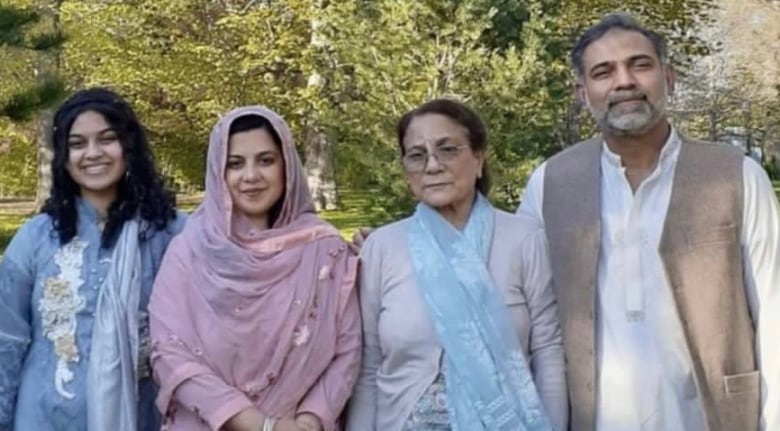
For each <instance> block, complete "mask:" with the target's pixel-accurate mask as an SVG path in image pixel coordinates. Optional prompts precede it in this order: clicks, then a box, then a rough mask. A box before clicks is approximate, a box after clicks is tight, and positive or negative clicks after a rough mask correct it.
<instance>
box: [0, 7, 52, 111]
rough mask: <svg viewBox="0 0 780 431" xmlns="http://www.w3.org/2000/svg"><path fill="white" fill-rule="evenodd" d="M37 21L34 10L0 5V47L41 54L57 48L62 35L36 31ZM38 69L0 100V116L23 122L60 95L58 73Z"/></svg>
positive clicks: (37, 16)
mask: <svg viewBox="0 0 780 431" xmlns="http://www.w3.org/2000/svg"><path fill="white" fill-rule="evenodd" d="M40 21H41V14H40V13H39V12H38V11H36V10H33V9H30V8H20V7H17V6H8V5H4V6H0V48H2V49H6V50H12V51H14V50H15V51H18V50H27V51H33V52H36V53H43V54H46V53H51V52H54V51H57V50H58V49H60V47H61V46H62V44H63V43H64V42H65V36H64V35H63V34H62V33H61V32H59V31H54V32H41V31H37V29H36V28H35V25H36V24H38V23H39V22H40ZM38 73H39V74H40V76H38V77H37V79H36V80H35V82H34V83H31V84H30V85H28V86H27V87H24V88H22V89H20V90H19V91H17V92H16V93H12V94H11V95H10V97H8V98H7V99H5V100H4V101H3V102H2V103H0V116H4V117H7V118H9V119H11V120H12V121H14V122H17V123H21V122H25V121H28V120H29V119H30V118H32V117H33V116H34V115H35V113H36V112H38V111H39V110H40V109H43V108H46V107H48V106H51V105H53V104H54V103H56V102H57V101H59V100H60V99H61V98H62V97H63V96H64V94H65V84H64V81H63V80H62V79H61V78H60V77H57V76H53V75H45V74H42V73H41V72H38ZM30 81H33V80H32V79H30Z"/></svg>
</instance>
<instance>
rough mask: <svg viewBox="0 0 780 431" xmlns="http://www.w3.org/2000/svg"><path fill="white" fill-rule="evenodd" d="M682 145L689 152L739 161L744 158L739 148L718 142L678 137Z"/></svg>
mask: <svg viewBox="0 0 780 431" xmlns="http://www.w3.org/2000/svg"><path fill="white" fill-rule="evenodd" d="M680 140H681V142H682V145H683V146H684V147H686V148H688V149H689V150H693V151H696V152H698V153H708V154H713V155H721V156H726V157H731V158H735V159H739V160H740V161H741V160H742V159H743V158H745V155H744V153H743V151H742V149H740V148H739V147H736V146H734V145H729V144H724V143H720V142H711V141H702V140H699V139H692V138H689V137H687V136H680Z"/></svg>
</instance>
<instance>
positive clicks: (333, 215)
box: [0, 181, 780, 257]
mask: <svg viewBox="0 0 780 431" xmlns="http://www.w3.org/2000/svg"><path fill="white" fill-rule="evenodd" d="M772 185H773V186H774V189H775V193H776V194H777V195H778V197H780V181H773V182H772ZM369 197H370V193H369V192H350V191H343V192H341V208H342V209H339V210H335V211H322V212H321V213H320V216H321V217H322V218H323V219H325V220H327V221H329V222H330V223H332V224H333V225H334V226H336V227H337V228H338V229H339V230H340V231H341V234H342V235H343V236H344V238H345V239H350V238H352V234H353V233H354V232H355V231H356V230H357V229H358V228H360V227H365V226H376V225H378V224H379V223H380V222H381V221H382V220H383V217H384V213H383V211H382V210H381V209H378V208H370V206H369V204H368V203H369ZM198 202H199V198H198V197H185V198H183V199H180V200H179V208H181V209H182V210H183V211H185V212H190V211H192V210H193V209H194V208H195V206H196V205H197V204H198ZM26 219H27V216H26V215H24V214H14V213H0V257H1V256H2V255H3V250H5V248H6V246H7V245H8V243H9V242H10V241H11V238H12V237H13V235H14V233H16V230H17V229H18V228H19V226H21V225H22V223H23V222H24V221H25V220H26Z"/></svg>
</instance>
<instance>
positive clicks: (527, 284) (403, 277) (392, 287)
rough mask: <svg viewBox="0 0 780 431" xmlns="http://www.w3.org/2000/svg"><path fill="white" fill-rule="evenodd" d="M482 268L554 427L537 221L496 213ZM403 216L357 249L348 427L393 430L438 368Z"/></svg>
mask: <svg viewBox="0 0 780 431" xmlns="http://www.w3.org/2000/svg"><path fill="white" fill-rule="evenodd" d="M495 217H496V218H495V224H494V233H493V243H492V248H491V251H490V262H489V270H490V273H491V275H492V276H493V280H494V282H495V285H496V286H497V287H499V288H501V289H502V293H503V295H504V297H505V300H506V305H507V307H508V308H509V310H510V313H511V315H512V318H513V320H514V324H515V328H516V330H517V336H518V337H519V338H520V344H521V346H523V347H524V350H525V351H524V353H525V355H526V358H528V359H529V360H530V365H531V369H532V372H533V373H534V381H535V382H536V385H537V388H538V390H539V393H540V395H541V399H542V402H543V403H544V406H545V408H546V409H547V411H548V413H549V414H550V417H551V420H552V423H553V424H554V426H555V429H557V430H564V429H565V428H566V425H567V422H568V398H567V388H566V379H565V370H564V358H563V345H562V336H561V330H560V326H559V320H558V314H557V309H556V305H555V299H554V297H553V292H552V289H551V287H550V286H551V284H550V269H549V262H548V258H547V247H546V240H545V236H544V231H543V230H542V228H541V226H539V223H538V222H536V221H535V220H533V219H532V218H530V217H528V216H519V215H514V214H509V213H506V212H503V211H496V216H495ZM409 221H410V219H404V220H401V221H399V222H395V223H393V224H390V225H387V226H384V227H382V228H380V229H378V230H377V231H376V232H374V233H373V234H372V235H371V236H370V237H369V238H368V240H367V241H366V244H365V245H364V247H363V249H362V251H361V261H362V265H363V266H362V270H361V280H360V281H361V283H360V284H361V286H360V302H361V306H362V313H363V330H364V335H363V340H364V346H363V365H362V369H361V372H360V377H359V378H358V382H357V386H356V388H355V392H354V394H353V397H352V400H351V402H350V406H349V411H348V420H347V430H348V431H398V430H400V429H401V427H402V426H403V423H404V422H405V421H406V419H407V417H408V416H409V414H410V412H411V410H412V408H413V407H414V404H415V403H416V402H417V400H418V399H419V398H420V397H421V396H422V394H423V393H424V392H425V390H426V389H427V388H428V386H429V385H430V384H431V383H432V382H433V380H434V379H435V378H436V375H437V374H438V373H439V366H440V363H441V362H440V359H441V355H442V349H441V346H440V345H439V342H438V341H437V335H436V330H435V328H434V326H433V322H432V321H431V319H430V318H429V316H428V314H427V313H428V312H427V310H426V306H425V302H424V300H423V298H422V296H421V294H420V292H419V290H418V288H417V285H416V282H415V276H414V270H413V267H412V262H411V261H410V256H409V251H408V246H407V235H408V234H407V230H408V224H409Z"/></svg>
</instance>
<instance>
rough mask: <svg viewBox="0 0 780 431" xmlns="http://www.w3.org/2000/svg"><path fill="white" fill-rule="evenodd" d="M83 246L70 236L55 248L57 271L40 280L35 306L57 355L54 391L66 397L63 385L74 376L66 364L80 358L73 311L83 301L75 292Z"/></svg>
mask: <svg viewBox="0 0 780 431" xmlns="http://www.w3.org/2000/svg"><path fill="white" fill-rule="evenodd" d="M86 248H87V243H86V242H84V241H80V240H79V239H78V238H74V239H73V241H71V242H70V243H68V244H67V245H65V246H64V247H62V248H60V249H59V250H58V251H57V253H56V254H55V255H54V263H56V264H57V266H58V267H59V269H60V273H59V275H57V276H55V277H49V278H47V279H46V281H44V283H43V287H44V289H43V298H42V299H41V302H40V304H39V305H38V310H39V311H40V312H41V319H42V320H43V322H42V326H43V335H45V336H46V338H48V339H49V340H50V341H51V342H52V343H53V344H54V353H55V354H56V355H57V358H58V360H57V371H56V372H55V373H54V387H55V388H56V389H57V393H59V394H60V395H61V396H62V397H63V398H65V399H68V400H71V399H73V398H74V396H75V395H74V394H73V393H71V392H69V391H68V390H67V389H65V384H66V383H69V382H71V381H72V380H73V377H74V376H73V372H72V371H71V370H70V368H68V363H70V362H78V361H79V358H80V356H79V348H78V345H77V344H76V314H77V313H78V312H79V311H81V310H83V309H84V305H85V304H86V300H85V299H84V297H82V296H81V295H79V288H80V287H81V285H82V284H84V280H83V279H82V278H81V267H82V265H83V264H84V249H86Z"/></svg>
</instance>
